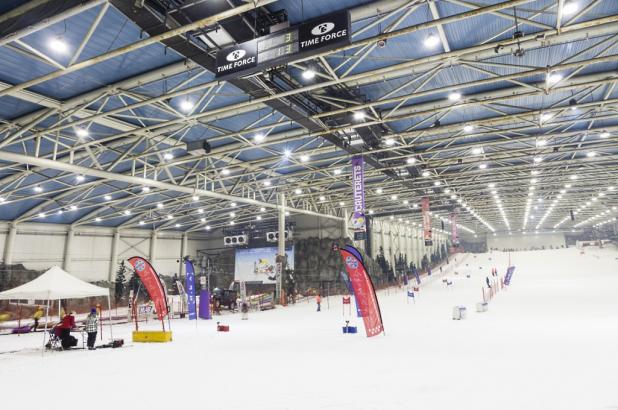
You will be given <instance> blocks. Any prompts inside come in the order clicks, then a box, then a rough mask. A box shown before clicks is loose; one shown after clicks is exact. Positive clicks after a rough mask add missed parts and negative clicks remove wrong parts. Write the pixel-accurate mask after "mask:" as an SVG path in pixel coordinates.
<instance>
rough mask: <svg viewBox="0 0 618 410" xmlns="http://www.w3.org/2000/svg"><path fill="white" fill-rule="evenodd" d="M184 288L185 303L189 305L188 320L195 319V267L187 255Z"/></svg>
mask: <svg viewBox="0 0 618 410" xmlns="http://www.w3.org/2000/svg"><path fill="white" fill-rule="evenodd" d="M185 272H186V275H187V276H186V279H185V290H186V292H187V305H188V307H189V320H195V319H197V312H196V309H195V269H194V268H193V262H191V259H190V258H189V257H185Z"/></svg>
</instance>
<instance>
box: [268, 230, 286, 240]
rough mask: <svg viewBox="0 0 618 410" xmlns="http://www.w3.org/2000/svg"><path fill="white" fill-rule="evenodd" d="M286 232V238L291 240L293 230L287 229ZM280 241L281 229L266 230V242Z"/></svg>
mask: <svg viewBox="0 0 618 410" xmlns="http://www.w3.org/2000/svg"><path fill="white" fill-rule="evenodd" d="M284 232H285V240H286V241H289V240H291V239H292V232H291V231H288V230H287V229H286V230H285V231H284ZM278 241H279V231H275V232H266V242H278Z"/></svg>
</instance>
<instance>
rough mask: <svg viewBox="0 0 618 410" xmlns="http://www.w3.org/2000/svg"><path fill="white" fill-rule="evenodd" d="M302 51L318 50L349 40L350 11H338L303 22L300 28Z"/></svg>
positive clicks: (299, 35)
mask: <svg viewBox="0 0 618 410" xmlns="http://www.w3.org/2000/svg"><path fill="white" fill-rule="evenodd" d="M298 37H299V42H300V51H305V50H316V49H319V48H322V47H326V46H329V45H333V44H340V43H345V42H349V39H350V18H349V13H348V12H345V13H336V14H331V15H328V16H325V17H320V18H319V19H316V20H312V21H311V22H308V23H304V24H301V25H300V27H299V28H298Z"/></svg>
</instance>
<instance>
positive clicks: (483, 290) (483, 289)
mask: <svg viewBox="0 0 618 410" xmlns="http://www.w3.org/2000/svg"><path fill="white" fill-rule="evenodd" d="M481 291H482V292H483V302H485V303H487V300H485V288H481Z"/></svg>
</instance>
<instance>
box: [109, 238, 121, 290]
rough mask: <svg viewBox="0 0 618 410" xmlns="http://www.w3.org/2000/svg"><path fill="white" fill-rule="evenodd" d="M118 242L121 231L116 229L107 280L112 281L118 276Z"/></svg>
mask: <svg viewBox="0 0 618 410" xmlns="http://www.w3.org/2000/svg"><path fill="white" fill-rule="evenodd" d="M118 242H120V231H119V230H118V229H116V230H115V231H114V237H113V238H112V253H111V257H110V263H109V275H108V276H107V280H108V281H109V282H112V281H113V280H114V279H115V278H116V268H117V267H118Z"/></svg>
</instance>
